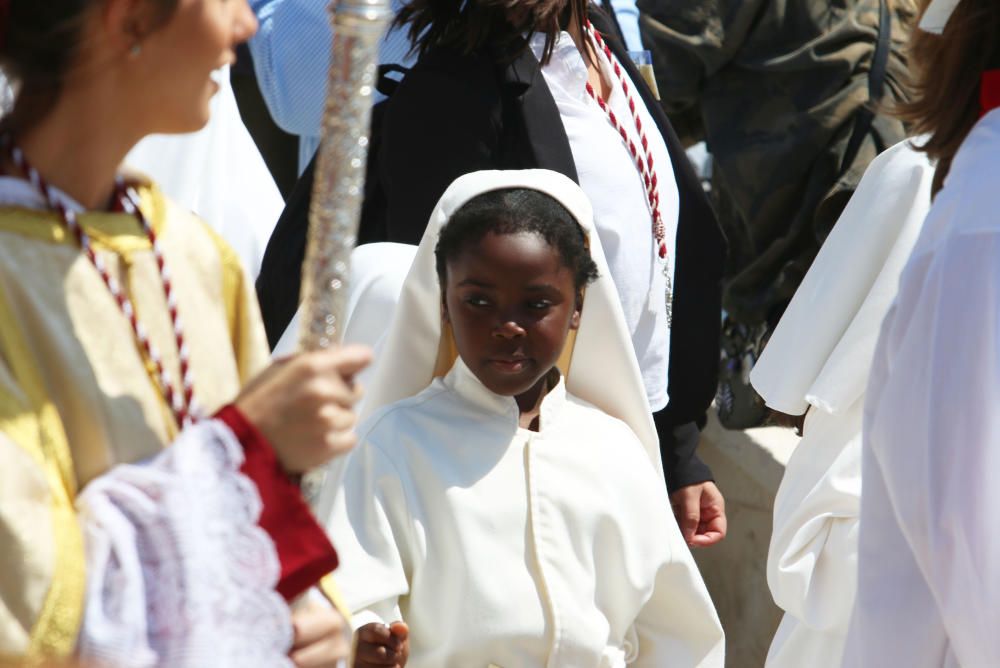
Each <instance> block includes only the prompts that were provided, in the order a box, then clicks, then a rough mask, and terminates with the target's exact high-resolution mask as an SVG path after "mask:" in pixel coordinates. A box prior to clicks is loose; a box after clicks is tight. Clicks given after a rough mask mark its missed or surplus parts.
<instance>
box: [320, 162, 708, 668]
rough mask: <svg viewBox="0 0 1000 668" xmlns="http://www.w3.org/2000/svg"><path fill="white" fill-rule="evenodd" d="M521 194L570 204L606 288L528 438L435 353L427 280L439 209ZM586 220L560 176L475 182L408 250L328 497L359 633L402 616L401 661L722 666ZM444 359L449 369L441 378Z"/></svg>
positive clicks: (451, 197)
mask: <svg viewBox="0 0 1000 668" xmlns="http://www.w3.org/2000/svg"><path fill="white" fill-rule="evenodd" d="M518 186H519V187H530V188H533V189H536V190H540V191H542V192H546V193H548V194H550V195H552V196H553V197H556V198H557V199H558V200H559V201H561V202H562V203H563V204H565V205H566V206H567V208H568V209H569V210H570V211H571V213H573V215H574V217H576V218H577V220H578V221H580V223H581V225H582V226H583V228H584V230H585V231H586V232H587V233H588V236H589V238H590V244H591V252H592V255H593V256H594V258H595V261H596V262H597V264H598V269H599V271H600V272H601V276H602V278H600V279H598V281H597V282H596V283H595V284H593V285H591V286H590V287H589V288H588V291H587V295H586V299H585V306H584V309H583V316H582V318H581V325H580V330H579V331H578V332H577V335H576V337H575V340H573V341H571V342H569V343H568V344H567V346H568V347H569V348H571V350H570V351H569V352H570V355H565V354H564V361H563V364H562V369H563V372H564V374H565V375H564V380H560V382H559V383H558V384H557V385H556V386H555V387H554V388H553V389H552V390H550V392H549V393H548V394H547V395H546V397H545V399H544V401H543V403H542V406H541V415H540V427H539V431H537V432H532V431H528V430H524V429H520V428H519V427H518V410H517V406H516V404H515V401H514V399H513V398H510V397H502V396H499V395H496V394H494V393H492V392H491V391H489V390H488V389H487V388H486V387H485V386H483V385H482V384H481V383H480V382H479V380H478V379H477V378H476V377H475V376H474V374H472V372H470V371H469V370H468V368H467V367H466V366H465V365H464V364H463V363H462V361H461V360H457V361H455V362H454V363H452V360H454V357H448V356H447V354H446V352H445V351H446V349H447V346H446V345H442V344H446V343H447V338H448V337H447V332H444V333H442V331H441V324H440V290H439V288H438V287H437V278H436V274H435V271H434V258H433V249H434V245H435V243H436V241H437V236H438V234H439V231H440V229H441V227H442V226H443V225H444V224H445V223H446V221H447V219H448V218H449V217H450V215H451V213H453V212H454V211H455V210H456V209H457V208H459V207H460V206H461V205H462V204H464V203H465V202H466V201H468V200H469V199H471V198H472V197H474V196H475V195H477V194H480V193H482V192H487V191H489V190H494V189H498V188H504V187H518ZM591 218H592V217H591V214H590V210H589V205H588V204H587V202H586V198H585V197H584V196H583V194H582V192H580V190H579V188H578V187H577V186H576V185H575V184H573V183H572V182H571V181H569V180H568V179H566V178H565V177H563V176H560V175H558V174H554V173H552V172H545V171H542V170H532V171H527V172H482V173H476V174H471V175H467V176H465V177H462V178H460V179H459V180H458V181H456V182H455V184H453V185H452V186H451V188H449V190H448V191H447V192H446V193H445V195H444V196H443V197H442V200H441V203H440V204H439V205H438V209H437V210H436V212H435V214H434V216H433V217H432V220H431V224H430V225H429V226H428V231H427V232H426V233H425V236H424V239H423V241H422V243H421V246H420V248H419V249H418V251H417V255H416V258H415V259H414V264H413V267H412V269H411V272H410V275H409V277H408V278H407V281H406V283H405V284H404V287H403V293H402V296H401V301H400V305H399V307H398V308H397V310H396V313H395V317H394V319H393V322H392V324H391V325H390V327H389V332H388V334H387V337H386V347H385V349H384V350H383V355H382V357H381V358H380V360H379V361H378V362H377V368H376V369H375V371H374V374H373V381H372V388H371V392H370V394H369V402H368V404H367V405H366V411H368V410H372V411H375V412H374V414H373V415H372V416H371V417H370V418H369V419H368V420H367V421H366V422H365V424H364V425H363V426H362V428H361V430H360V445H359V446H358V448H357V449H356V451H355V453H354V454H352V456H351V458H350V460H349V462H348V463H347V465H346V471H345V472H344V474H343V476H342V477H340V476H337V477H332V478H331V480H330V481H329V482H328V485H327V492H328V493H327V494H326V495H325V496H326V499H325V501H326V502H327V503H329V504H330V505H331V506H332V512H331V515H330V517H331V520H330V524H329V527H330V533H331V536H332V538H333V540H334V543H335V544H336V545H337V548H338V551H339V553H340V556H341V567H340V570H339V571H338V574H337V578H338V582H339V583H340V585H341V587H342V589H343V593H344V596H345V598H346V600H347V601H348V604H349V605H350V607H351V608H352V610H354V611H355V613H356V617H355V619H354V625H355V626H356V627H357V626H361V625H364V624H366V623H368V622H372V621H382V622H386V623H388V622H392V621H395V620H397V619H402V620H403V621H405V622H407V624H409V627H410V643H411V654H410V660H409V663H408V664H407V665H408V666H409V667H410V668H429V667H431V666H433V667H434V668H448V667H455V668H458V667H461V668H467V667H475V666H482V667H484V668H485V667H486V666H490V665H493V666H500V667H502V668H511V667H513V666H518V667H520V666H554V667H555V666H559V667H562V666H573V667H580V668H586V667H594V668H598V667H607V668H611V667H615V668H617V667H622V666H626V665H634V666H650V667H653V666H656V667H657V668H667V667H671V666H678V667H682V666H719V667H721V666H722V665H723V660H724V657H723V653H724V650H723V634H722V629H721V626H720V624H719V620H718V617H717V615H716V613H715V609H714V606H713V605H712V602H711V600H710V598H709V596H708V593H707V590H706V589H705V585H704V583H703V582H702V579H701V576H700V574H699V573H698V571H697V568H696V567H695V565H694V561H693V559H692V558H691V554H690V551H689V550H688V548H687V546H686V545H685V544H684V541H683V539H682V538H681V536H680V532H679V530H678V528H677V524H676V522H675V521H674V519H673V516H672V514H671V511H670V504H669V500H668V497H667V493H666V487H665V485H664V481H663V475H662V471H661V469H660V467H659V462H658V459H659V456H658V451H657V442H656V436H655V431H654V430H653V428H652V425H651V424H649V422H650V417H649V412H648V410H647V409H646V405H645V400H644V394H645V393H644V388H643V384H642V381H641V376H640V374H639V371H638V365H637V363H636V361H635V357H634V355H633V354H632V353H631V344H630V342H629V339H628V333H627V330H626V328H625V325H624V318H623V316H622V314H621V310H620V308H618V307H617V296H616V293H615V290H614V286H613V285H612V284H611V283H610V279H609V278H607V276H608V273H607V264H606V262H604V260H603V255H602V254H601V249H600V243H599V241H598V240H597V239H596V238H595V235H594V234H593V223H592V220H591ZM570 356H571V360H570V361H566V360H567V359H568V358H569V357H570ZM442 360H447V366H445V367H444V369H443V370H447V369H449V368H450V371H448V373H447V374H446V375H444V377H439V378H437V379H436V380H434V379H433V378H434V376H435V375H436V374H435V368H438V371H439V372H440V371H442V369H441V368H440V367H441V366H442V364H441V362H442ZM601 378H603V382H601V380H600V379H601ZM428 384H429V386H428ZM574 387H576V388H579V390H577V391H574ZM580 395H586V396H583V397H582V398H581V396H580ZM390 397H391V398H390ZM597 406H600V408H598V407H597ZM637 434H641V436H639V435H637Z"/></svg>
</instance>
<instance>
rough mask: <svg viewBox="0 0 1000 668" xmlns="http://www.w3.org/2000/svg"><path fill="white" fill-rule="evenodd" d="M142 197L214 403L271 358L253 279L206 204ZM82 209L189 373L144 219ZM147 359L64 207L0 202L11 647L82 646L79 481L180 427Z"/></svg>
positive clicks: (146, 316) (162, 343) (203, 388)
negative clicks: (212, 225)
mask: <svg viewBox="0 0 1000 668" xmlns="http://www.w3.org/2000/svg"><path fill="white" fill-rule="evenodd" d="M139 194H140V198H141V206H142V209H143V211H144V212H145V213H146V215H147V217H148V219H149V220H150V222H151V224H152V226H153V228H154V230H156V232H157V235H158V237H159V239H160V241H161V243H162V245H163V248H164V254H165V256H166V259H167V264H168V266H169V269H170V272H171V275H172V279H173V284H174V290H175V293H176V296H177V300H178V304H179V310H180V317H181V318H182V321H183V328H184V332H185V339H186V341H187V344H188V346H189V348H190V358H191V366H192V369H193V371H194V387H195V395H196V397H197V398H198V401H199V403H200V405H201V406H202V407H203V408H204V409H205V410H206V412H209V413H211V412H214V411H215V410H216V409H218V408H219V407H221V406H222V405H224V404H226V403H228V402H230V401H232V400H233V399H234V398H235V397H236V395H237V393H238V391H239V389H240V387H241V386H242V385H243V384H244V383H245V382H246V381H247V380H248V379H249V378H250V377H251V376H253V375H254V374H255V373H256V372H258V371H259V370H260V369H262V368H263V366H264V365H265V364H266V363H267V361H268V349H267V344H266V339H265V336H264V330H263V327H262V325H261V323H260V316H259V312H258V308H257V302H256V298H255V295H254V293H253V286H252V285H251V284H250V283H249V281H248V279H247V278H246V276H245V274H244V272H243V270H242V268H241V266H240V263H239V261H238V259H237V257H236V255H235V254H234V253H233V251H232V250H231V249H230V248H229V247H228V246H227V245H226V243H225V242H224V241H222V239H220V238H219V237H218V236H217V235H216V234H214V233H213V232H212V231H211V230H210V229H209V228H208V227H207V226H206V225H204V224H203V223H202V222H201V221H200V220H198V219H197V218H196V217H195V216H194V215H192V214H190V213H188V212H186V211H184V210H182V209H180V208H179V207H177V206H176V205H174V204H172V203H171V202H170V201H169V200H167V199H166V198H165V197H164V196H163V195H162V194H161V193H160V191H159V190H158V189H157V188H156V187H155V186H152V185H149V184H146V185H143V186H141V187H140V188H139ZM80 222H81V224H82V225H83V227H84V229H85V230H86V231H87V233H88V234H89V235H90V236H91V238H92V240H93V243H94V247H95V250H96V252H97V253H99V254H100V255H102V256H103V257H104V259H105V260H106V262H107V264H108V266H109V267H110V269H111V271H112V273H113V274H114V275H116V276H118V277H119V279H120V280H121V283H122V285H123V286H125V287H126V289H127V290H128V292H129V294H130V295H131V298H132V300H133V304H134V305H135V308H136V311H137V312H138V315H139V319H140V320H141V321H142V323H143V324H144V325H145V326H146V328H147V330H148V331H149V335H150V338H151V340H152V341H153V342H154V344H155V345H156V347H157V348H158V350H159V351H160V353H161V355H162V357H163V360H164V365H165V367H166V368H167V370H168V371H169V372H170V374H171V376H172V377H173V378H179V371H178V364H177V350H176V346H175V343H174V336H173V333H172V329H171V325H170V320H169V317H168V315H167V310H166V301H165V298H164V294H163V288H162V284H161V280H160V276H159V273H158V270H157V267H156V263H155V261H154V258H153V254H152V251H151V249H150V245H149V242H148V240H147V238H146V235H145V234H144V232H143V231H142V229H141V227H140V226H139V224H138V222H137V220H136V219H135V218H134V217H132V216H128V215H125V214H109V213H87V214H82V215H81V216H80ZM151 371H152V369H151V366H150V364H149V362H148V360H146V359H144V357H143V356H142V355H141V353H140V351H139V349H138V348H137V346H136V343H135V338H134V336H133V333H132V330H131V327H130V325H129V322H128V320H127V319H126V318H125V317H124V316H123V315H122V313H121V311H120V310H119V308H118V306H117V304H116V302H115V301H114V299H113V298H112V297H111V294H110V293H109V292H108V289H107V287H106V286H105V285H104V283H103V281H102V279H101V277H100V275H99V274H98V272H97V271H96V270H95V268H94V267H93V266H92V264H91V263H90V262H89V261H88V259H87V258H86V257H85V256H84V255H83V254H82V253H81V252H80V249H79V247H78V246H77V244H76V243H75V241H74V240H73V239H72V238H71V237H70V236H69V235H67V233H66V230H65V229H64V228H63V226H62V224H61V223H60V221H59V219H58V218H57V217H56V216H55V215H54V214H51V213H48V212H43V211H38V210H32V209H30V208H22V207H15V206H9V205H8V206H0V660H2V659H3V658H5V657H23V656H29V657H30V656H65V655H68V654H70V653H71V652H72V651H73V648H74V645H75V643H76V638H77V634H78V631H79V628H80V620H81V611H82V603H83V597H84V575H85V573H84V569H85V563H84V556H83V543H82V539H81V534H80V530H79V527H78V524H77V517H76V513H75V510H74V498H75V496H76V493H77V491H78V490H79V489H81V488H82V487H83V486H84V485H86V484H87V483H88V482H89V481H90V480H92V479H93V478H94V477H96V476H99V475H101V474H102V473H104V472H105V471H107V470H108V469H109V468H111V467H112V466H115V465H116V464H119V463H126V462H134V461H138V460H142V459H145V458H147V457H150V456H151V455H153V454H155V453H156V452H158V451H159V450H160V449H161V448H163V447H164V446H166V445H167V444H168V443H170V441H171V440H172V439H173V437H174V436H175V435H176V432H177V428H176V425H175V424H174V422H173V417H172V416H171V414H170V411H169V410H168V408H167V405H166V403H165V402H164V400H163V397H162V396H161V393H160V391H159V390H158V388H157V385H156V383H155V381H154V378H155V375H154V374H153V373H151Z"/></svg>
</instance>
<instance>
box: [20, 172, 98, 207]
mask: <svg viewBox="0 0 1000 668" xmlns="http://www.w3.org/2000/svg"><path fill="white" fill-rule="evenodd" d="M52 195H53V196H54V197H55V198H56V199H57V200H58V201H59V202H60V203H61V204H62V205H63V206H64V207H66V209H68V210H70V211H73V212H74V213H83V211H84V209H83V207H82V206H81V205H80V203H79V202H77V201H76V200H75V199H73V198H72V197H70V196H69V195H67V194H66V193H64V192H63V191H61V190H59V189H58V188H55V187H53V188H52ZM0 206H17V207H22V208H25V209H41V210H46V209H48V208H49V204H48V202H46V201H45V199H44V198H43V197H42V194H41V193H40V192H38V189H37V188H35V187H34V186H33V185H31V183H29V182H28V181H26V180H25V179H22V178H18V177H15V176H0Z"/></svg>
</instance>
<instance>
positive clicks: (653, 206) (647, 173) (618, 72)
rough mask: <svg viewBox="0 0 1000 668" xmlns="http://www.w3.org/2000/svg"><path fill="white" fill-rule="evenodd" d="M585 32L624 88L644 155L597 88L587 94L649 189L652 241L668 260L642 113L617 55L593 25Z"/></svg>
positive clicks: (663, 227)
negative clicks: (617, 135)
mask: <svg viewBox="0 0 1000 668" xmlns="http://www.w3.org/2000/svg"><path fill="white" fill-rule="evenodd" d="M586 28H587V34H588V35H589V36H590V38H591V39H592V40H593V41H594V44H595V45H596V46H597V49H598V51H600V52H601V53H602V54H603V55H604V57H605V58H606V59H607V61H608V64H609V65H610V66H611V70H612V71H613V72H614V73H615V77H616V78H617V79H618V82H619V84H620V85H621V88H622V92H623V93H625V100H626V101H627V103H628V108H629V111H630V112H631V114H632V122H633V124H634V125H635V130H636V132H637V133H638V136H639V144H640V145H641V146H642V152H641V153H640V152H639V149H638V148H637V147H636V145H635V142H634V141H633V140H632V138H631V137H630V136H629V134H628V132H627V131H626V130H625V127H624V126H623V125H622V124H621V122H620V121H619V120H618V115H617V114H616V113H615V112H614V110H613V109H612V108H611V105H609V104H608V103H607V102H605V101H604V99H603V98H602V97H601V96H600V95H598V94H597V92H596V91H595V90H594V87H593V86H591V85H590V82H589V81H588V82H587V85H586V90H587V94H588V95H590V97H591V98H593V100H594V101H595V102H597V106H598V107H600V108H601V110H602V111H603V112H604V113H605V115H607V117H608V121H609V122H610V123H611V127H613V128H614V129H615V131H617V132H618V134H619V135H621V138H622V142H624V144H625V147H626V148H627V149H628V151H629V153H630V154H631V155H632V160H633V161H634V162H635V167H636V169H637V170H639V176H640V177H642V182H643V185H644V186H645V188H646V198H647V200H648V202H649V210H650V214H651V217H652V219H653V238H654V239H655V240H656V245H657V251H658V253H659V255H660V258H661V259H663V260H666V259H667V243H666V240H665V239H666V227H665V226H664V224H663V218H662V216H661V215H660V188H659V180H658V179H657V176H656V168H655V166H654V164H653V154H652V152H651V151H650V150H649V139H648V138H647V137H646V130H645V129H644V128H643V126H642V119H641V118H640V117H639V111H638V108H637V106H636V102H635V98H634V97H633V96H632V91H631V89H630V87H629V84H628V79H627V78H626V77H625V73H624V72H623V71H622V68H621V65H620V64H619V63H618V59H617V58H615V54H614V53H612V51H611V49H610V48H609V47H608V45H607V44H606V43H605V42H604V39H603V38H602V37H601V35H600V33H599V32H597V31H596V30H594V26H593V25H592V24H591V23H590V21H588V22H587V25H586Z"/></svg>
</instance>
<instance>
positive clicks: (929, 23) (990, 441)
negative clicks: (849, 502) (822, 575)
mask: <svg viewBox="0 0 1000 668" xmlns="http://www.w3.org/2000/svg"><path fill="white" fill-rule="evenodd" d="M920 25H921V28H922V29H923V30H924V31H926V32H927V33H928V34H926V35H923V36H919V37H918V38H917V39H915V41H914V45H913V48H912V53H913V59H914V62H915V63H916V66H917V69H916V71H917V72H918V74H919V76H918V80H917V82H916V83H917V85H916V88H915V90H916V91H917V95H916V97H915V98H914V100H913V102H911V106H910V110H911V112H912V117H913V119H914V120H915V121H916V122H917V123H918V126H919V127H921V128H922V129H926V130H927V131H928V132H929V134H930V135H931V139H930V140H929V141H928V142H927V143H926V144H925V146H926V150H927V152H928V154H929V155H931V156H932V157H935V158H936V159H937V160H938V168H937V173H936V174H935V189H937V188H938V187H939V186H940V190H938V191H937V192H936V194H935V195H934V204H933V206H932V207H931V210H930V213H929V214H928V215H927V219H926V221H925V223H924V226H923V229H922V230H921V233H920V237H919V238H918V239H917V242H916V245H915V246H914V250H913V253H912V254H911V256H910V258H909V261H908V262H907V264H906V267H905V268H904V269H903V272H902V275H901V278H900V283H899V291H898V296H897V297H896V301H895V303H894V304H893V307H892V309H891V310H890V311H889V314H888V315H887V316H886V319H885V322H884V323H883V325H882V330H881V333H880V337H879V342H878V345H877V348H876V352H875V357H874V363H873V366H872V373H871V380H870V382H869V385H868V390H867V397H866V402H865V409H864V433H863V445H862V485H863V489H864V494H863V495H862V499H861V529H860V536H859V549H858V594H857V598H856V601H855V606H854V612H853V616H852V620H851V625H850V630H849V633H848V639H847V644H846V648H845V651H844V661H843V665H844V666H845V667H850V668H869V667H872V668H874V667H882V666H907V668H958V667H962V668H980V667H984V668H985V667H987V666H1000V634H998V633H997V630H998V629H1000V531H998V529H1000V515H998V510H1000V487H998V486H997V482H996V476H995V473H996V471H998V470H1000V448H998V444H1000V410H998V407H1000V327H998V322H1000V315H998V313H1000V216H998V215H997V207H996V199H997V185H998V183H1000V70H997V69H993V70H990V69H989V68H990V67H993V68H998V67H1000V49H998V48H997V47H998V45H997V41H996V39H995V38H996V30H997V26H998V25H1000V5H998V4H997V3H996V2H994V1H993V0H961V2H958V1H956V0H945V1H941V0H934V2H932V3H931V4H930V6H929V7H928V8H927V9H926V11H925V13H924V16H923V19H922V21H921V24H920ZM931 33H937V34H931ZM942 90H946V91H948V94H947V95H944V96H942V95H940V92H941V91H942ZM956 112H958V113H956ZM977 118H978V120H976V119H977ZM973 123H974V124H973ZM958 141H960V142H961V144H960V145H958V146H957V148H956V143H957V142H958ZM942 177H943V178H942Z"/></svg>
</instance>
